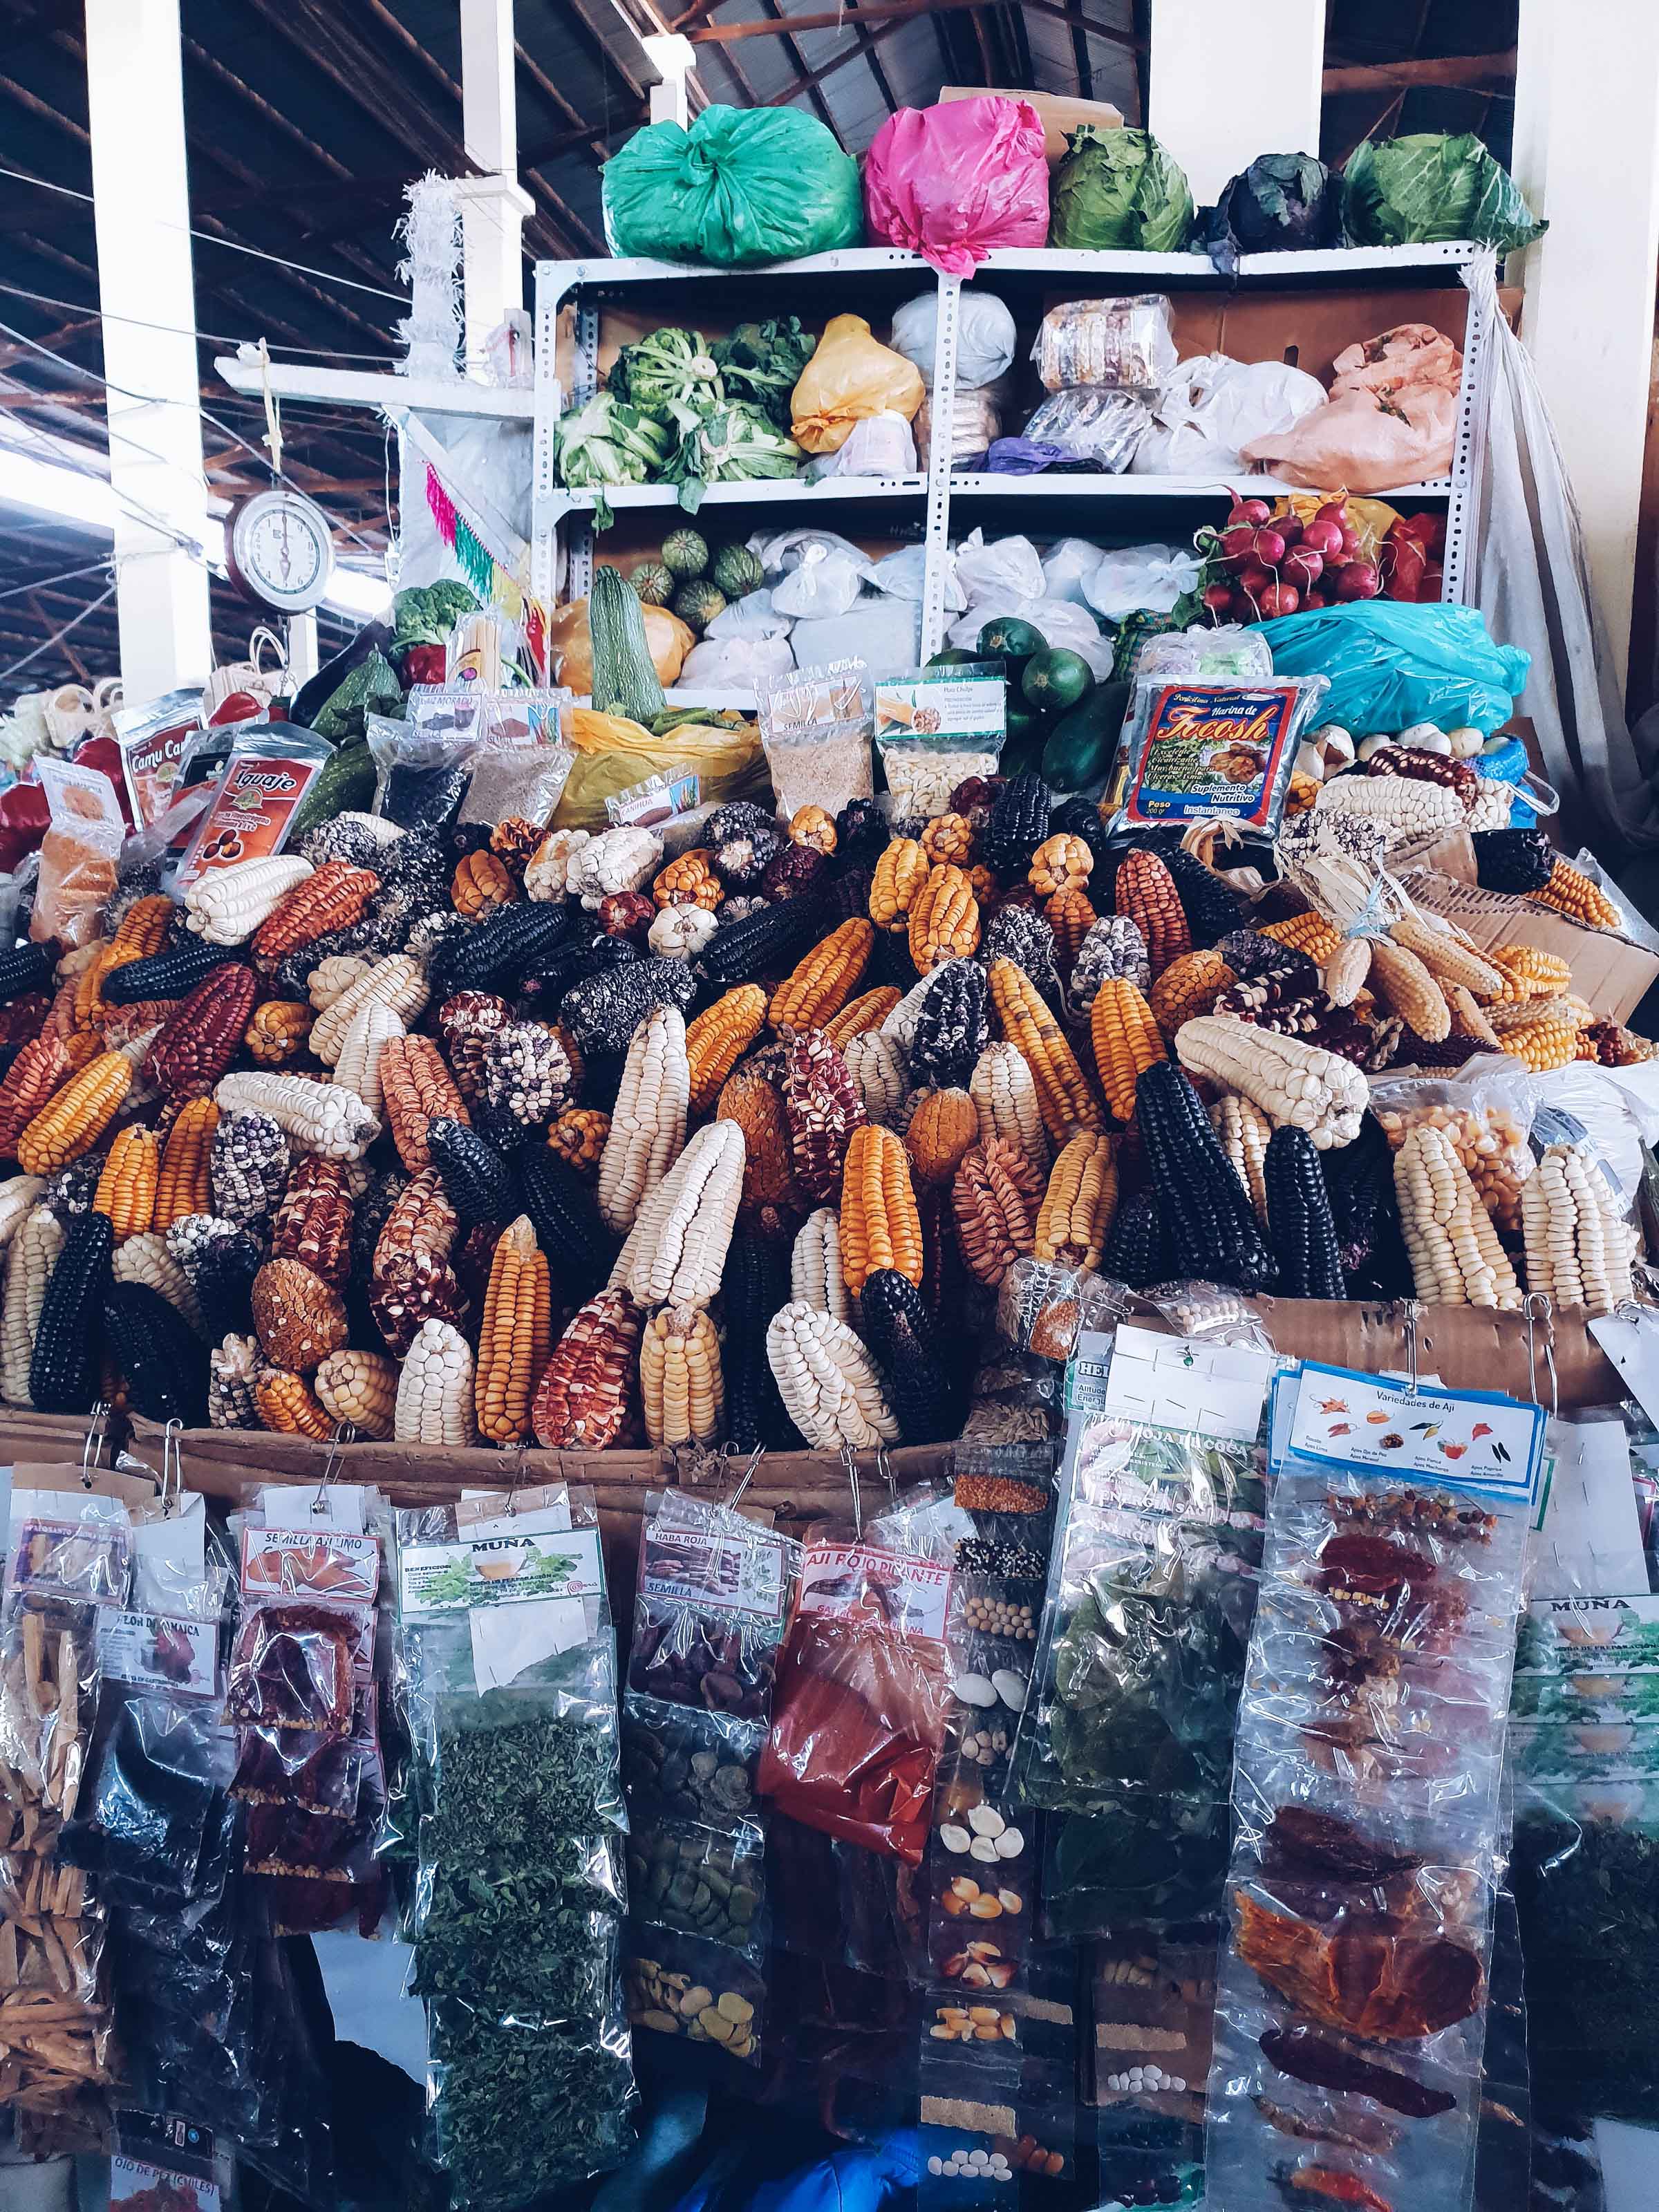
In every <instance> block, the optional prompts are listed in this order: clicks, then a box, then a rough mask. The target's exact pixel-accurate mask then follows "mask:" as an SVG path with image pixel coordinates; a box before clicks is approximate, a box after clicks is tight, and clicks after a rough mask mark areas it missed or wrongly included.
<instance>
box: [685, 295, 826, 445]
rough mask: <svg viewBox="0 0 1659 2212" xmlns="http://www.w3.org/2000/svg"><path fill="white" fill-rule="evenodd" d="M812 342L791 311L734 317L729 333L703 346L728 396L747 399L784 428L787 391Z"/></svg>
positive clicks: (787, 414) (787, 416)
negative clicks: (772, 318) (782, 316)
mask: <svg viewBox="0 0 1659 2212" xmlns="http://www.w3.org/2000/svg"><path fill="white" fill-rule="evenodd" d="M817 343H818V342H817V339H816V338H815V337H813V336H812V333H811V331H804V330H802V328H801V326H800V319H799V316H798V315H791V316H790V317H789V319H788V320H787V322H784V321H778V322H773V323H739V324H738V327H737V328H736V330H734V331H732V335H731V337H729V338H717V339H716V340H715V342H714V344H713V345H712V346H711V347H710V348H709V351H710V352H711V353H712V354H713V355H714V358H715V360H716V361H717V362H719V363H720V372H721V374H722V375H723V376H724V377H725V379H726V390H727V392H730V394H731V395H732V398H734V399H751V400H753V401H754V403H755V404H756V405H757V406H758V407H763V408H764V409H765V410H766V411H767V413H768V414H769V416H771V418H772V420H773V421H774V422H775V423H776V424H777V425H778V427H779V428H780V429H784V430H787V428H789V421H790V412H789V395H790V394H791V392H793V390H794V388H795V386H797V385H798V384H799V382H800V377H801V371H802V370H803V369H804V368H805V366H806V364H807V362H809V361H811V358H812V356H813V355H814V353H816V352H817Z"/></svg>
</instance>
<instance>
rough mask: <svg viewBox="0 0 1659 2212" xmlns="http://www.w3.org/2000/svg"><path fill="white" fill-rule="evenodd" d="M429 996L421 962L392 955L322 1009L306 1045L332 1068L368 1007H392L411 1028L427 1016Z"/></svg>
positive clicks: (380, 961) (401, 954)
mask: <svg viewBox="0 0 1659 2212" xmlns="http://www.w3.org/2000/svg"><path fill="white" fill-rule="evenodd" d="M429 995H430V994H429V993H428V989H427V982H426V976H425V975H424V974H423V973H422V969H421V964H420V963H419V961H418V960H411V959H410V957H409V955H408V953H406V952H393V953H391V954H389V955H388V956H387V957H386V959H384V960H377V961H376V962H375V963H374V966H373V967H372V968H371V969H369V971H368V975H360V976H359V977H358V978H357V980H356V982H355V983H353V984H352V985H351V986H350V987H349V989H347V990H344V991H342V992H341V994H340V995H339V997H338V998H337V999H336V1000H334V1002H333V1004H332V1005H331V1006H325V1008H324V1009H323V1011H322V1012H321V1013H320V1014H319V1015H318V1017H317V1019H316V1021H315V1022H314V1023H313V1024H312V1030H311V1036H310V1037H309V1038H308V1040H307V1042H308V1044H309V1046H310V1048H311V1050H312V1051H313V1053H315V1054H316V1055H317V1057H318V1059H319V1060H321V1061H322V1062H323V1064H324V1066H326V1067H332V1066H333V1065H334V1063H335V1061H336V1060H337V1059H338V1058H339V1056H340V1048H341V1047H342V1046H343V1044H344V1042H345V1040H346V1031H347V1030H349V1028H350V1027H351V1024H352V1022H353V1020H354V1019H355V1018H356V1016H357V1015H358V1014H360V1013H361V1012H362V1010H363V1008H364V1007H365V1006H390V1007H391V1009H392V1012H393V1013H394V1014H396V1015H397V1017H398V1019H399V1020H400V1021H401V1022H404V1024H408V1023H410V1022H412V1021H415V1020H416V1019H417V1018H418V1017H419V1016H420V1015H422V1013H424V1012H425V1011H426V1002H427V1000H428V996H429Z"/></svg>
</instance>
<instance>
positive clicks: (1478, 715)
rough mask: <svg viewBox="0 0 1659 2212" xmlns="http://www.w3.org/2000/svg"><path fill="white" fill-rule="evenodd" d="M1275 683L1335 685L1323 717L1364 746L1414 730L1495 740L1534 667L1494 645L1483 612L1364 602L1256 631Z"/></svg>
mask: <svg viewBox="0 0 1659 2212" xmlns="http://www.w3.org/2000/svg"><path fill="white" fill-rule="evenodd" d="M1255 628H1256V629H1259V630H1260V631H1261V635H1263V636H1264V637H1265V638H1266V639H1267V642H1268V644H1269V645H1270V646H1271V647H1273V674H1274V675H1275V676H1328V678H1330V684H1331V688H1330V690H1328V692H1327V693H1326V695H1325V701H1324V704H1323V706H1322V708H1321V710H1320V711H1321V714H1322V716H1323V718H1324V720H1326V721H1328V722H1337V723H1340V725H1341V726H1342V727H1343V728H1344V729H1345V730H1352V732H1353V733H1354V735H1355V736H1356V737H1368V736H1369V735H1370V733H1371V732H1372V731H1374V730H1384V731H1388V732H1394V731H1395V730H1403V729H1406V728H1408V727H1409V726H1410V725H1411V724H1412V723H1413V722H1434V723H1436V724H1437V725H1438V726H1439V727H1440V728H1441V729H1443V730H1457V729H1465V728H1468V729H1476V730H1481V731H1484V732H1486V735H1487V736H1490V735H1491V734H1492V731H1494V730H1495V729H1497V727H1498V725H1499V724H1500V723H1501V722H1507V721H1508V720H1509V719H1510V715H1511V714H1513V713H1514V711H1515V701H1516V696H1517V695H1518V694H1519V692H1520V691H1521V689H1522V686H1523V685H1524V684H1525V683H1526V680H1527V671H1528V669H1529V668H1530V667H1531V665H1532V656H1531V655H1530V653H1522V650H1521V648H1520V647H1518V646H1514V645H1494V644H1493V642H1492V638H1491V636H1490V635H1489V634H1488V632H1487V629H1486V617H1485V616H1483V615H1482V614H1481V612H1480V609H1479V608H1478V607H1457V606H1448V605H1442V604H1439V603H1431V604H1429V605H1411V604H1410V603H1408V602H1406V601H1403V600H1399V599H1360V600H1358V601H1356V602H1355V603H1354V604H1352V605H1349V606H1342V607H1316V608H1314V609H1313V611H1311V612H1310V613H1309V614H1303V615H1282V616H1280V617H1279V620H1278V621H1277V622H1265V623H1256V624H1255Z"/></svg>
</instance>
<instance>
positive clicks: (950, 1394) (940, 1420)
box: [859, 1267, 964, 1444]
mask: <svg viewBox="0 0 1659 2212" xmlns="http://www.w3.org/2000/svg"><path fill="white" fill-rule="evenodd" d="M859 1311H860V1316H861V1318H862V1322H863V1328H862V1332H861V1333H862V1334H863V1337H864V1340H865V1342H866V1344H867V1345H868V1346H869V1347H870V1349H871V1351H872V1352H873V1353H874V1354H875V1357H876V1359H877V1361H878V1364H879V1365H880V1368H881V1370H882V1383H883V1389H884V1393H885V1395H886V1399H887V1402H888V1404H889V1405H890V1407H892V1410H893V1418H894V1419H895V1420H896V1421H897V1423H898V1425H899V1434H900V1435H901V1436H902V1437H903V1439H904V1441H905V1443H907V1444H932V1443H943V1442H944V1441H945V1439H946V1438H947V1437H954V1436H956V1435H957V1434H958V1433H959V1432H960V1431H961V1428H962V1421H963V1412H964V1406H963V1363H962V1361H961V1360H960V1359H959V1358H957V1356H956V1354H955V1353H954V1352H952V1350H951V1346H949V1344H948V1343H947V1342H946V1341H945V1339H944V1338H943V1337H942V1336H941V1335H940V1333H939V1330H938V1329H937V1328H935V1327H934V1325H933V1320H932V1318H931V1317H930V1316H929V1314H928V1311H927V1306H926V1304H924V1303H923V1300H922V1295H921V1291H919V1290H918V1289H917V1288H916V1286H915V1284H914V1283H913V1282H911V1281H910V1279H909V1278H908V1276H905V1275H901V1274H900V1273H898V1272H897V1270H896V1269H895V1268H892V1267H880V1268H878V1269H877V1271H876V1273H874V1274H873V1275H872V1276H871V1277H870V1278H869V1279H868V1280H867V1281H866V1284H865V1285H864V1288H863V1290H862V1291H860V1293H859Z"/></svg>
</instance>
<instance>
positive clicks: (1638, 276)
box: [1498, 0, 1659, 690]
mask: <svg viewBox="0 0 1659 2212" xmlns="http://www.w3.org/2000/svg"><path fill="white" fill-rule="evenodd" d="M1518 45H1519V59H1518V64H1517V68H1516V88H1515V180H1516V184H1517V185H1520V187H1521V189H1522V191H1523V192H1524V193H1525V195H1526V197H1527V200H1528V204H1529V205H1530V206H1531V207H1532V208H1533V210H1534V212H1535V213H1537V214H1539V215H1542V216H1547V217H1548V218H1549V224H1550V227H1549V228H1548V230H1547V231H1546V232H1545V234H1544V235H1543V237H1542V238H1541V239H1540V240H1539V241H1538V242H1537V244H1536V245H1535V246H1528V249H1527V252H1526V254H1525V256H1524V258H1522V261H1521V264H1520V266H1521V269H1522V273H1523V277H1524V282H1525V285H1526V295H1525V299H1524V301H1523V303H1522V313H1521V335H1522V338H1523V339H1524V340H1525V342H1526V344H1527V347H1528V351H1529V352H1530V353H1531V355H1532V356H1533V360H1534V362H1535V364H1536V366H1537V370H1538V381H1539V384H1540V386H1541V388H1542V391H1543V394H1544V398H1545V399H1546V401H1547V403H1548V405H1549V410H1550V413H1551V416H1552V417H1553V420H1554V423H1555V433H1556V436H1557V438H1558V440H1559V442H1560V447H1561V452H1562V455H1563V458H1564V459H1565V462H1566V465H1567V474H1568V477H1569V480H1570V481H1571V484H1572V488H1573V490H1574V492H1575V494H1576V495H1577V501H1578V507H1579V512H1580V513H1581V514H1582V516H1583V525H1584V544H1585V550H1586V552H1587V554H1588V556H1589V568H1590V580H1591V583H1592V585H1593V586H1594V588H1595V596H1596V599H1597V601H1598V603H1599V605H1600V606H1601V615H1602V618H1603V620H1604V621H1605V622H1606V623H1607V635H1608V639H1609V641H1610V642H1611V645H1612V647H1613V667H1614V669H1615V671H1617V674H1618V678H1619V683H1620V690H1623V688H1624V682H1625V671H1626V662H1627V660H1628V658H1629V654H1630V630H1631V604H1632V587H1633V579H1634V569H1635V562H1636V535H1637V521H1638V511H1639V508H1640V504H1641V496H1642V456H1643V449H1644V445H1645V443H1646V440H1647V423H1648V398H1649V389H1650V382H1651V380H1652V374H1653V301H1654V283H1655V274H1656V267H1659V9H1656V8H1655V7H1654V6H1653V5H1652V0H1595V5H1594V6H1593V7H1588V8H1575V9H1571V11H1566V10H1563V9H1561V7H1560V0H1521V20H1520V36H1519V40H1518ZM1498 465H1501V461H1500V462H1499V463H1498Z"/></svg>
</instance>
